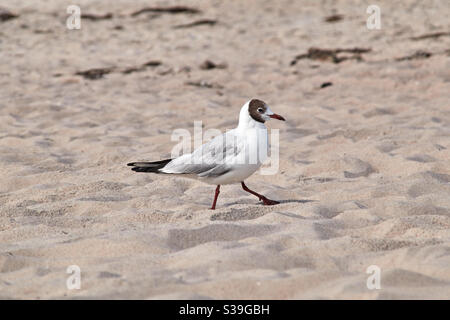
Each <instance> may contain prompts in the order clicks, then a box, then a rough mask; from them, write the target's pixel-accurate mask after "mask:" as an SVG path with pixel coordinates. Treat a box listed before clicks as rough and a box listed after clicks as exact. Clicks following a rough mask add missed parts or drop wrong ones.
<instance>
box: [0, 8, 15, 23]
mask: <svg viewBox="0 0 450 320" xmlns="http://www.w3.org/2000/svg"><path fill="white" fill-rule="evenodd" d="M17 17H18V15H17V14H15V13H12V12H11V11H9V10H8V9H5V8H2V7H0V22H4V21H8V20H11V19H15V18H17Z"/></svg>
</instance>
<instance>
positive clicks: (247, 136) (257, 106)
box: [127, 99, 285, 210]
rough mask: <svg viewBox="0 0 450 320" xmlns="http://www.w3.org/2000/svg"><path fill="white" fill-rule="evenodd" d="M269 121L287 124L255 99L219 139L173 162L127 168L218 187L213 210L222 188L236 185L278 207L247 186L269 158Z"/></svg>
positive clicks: (135, 163) (135, 165) (249, 102)
mask: <svg viewBox="0 0 450 320" xmlns="http://www.w3.org/2000/svg"><path fill="white" fill-rule="evenodd" d="M270 119H278V120H282V121H285V119H284V118H283V117H282V116H280V115H278V114H276V113H274V112H272V110H270V108H269V106H268V105H267V104H266V103H265V102H264V101H261V100H258V99H252V100H249V101H247V102H246V103H245V104H244V105H243V106H242V108H241V111H240V113H239V124H238V126H237V128H235V129H232V130H229V131H227V132H225V133H223V134H222V135H219V136H216V137H215V138H214V139H212V140H211V141H209V142H207V143H205V144H203V145H201V146H200V147H198V148H197V149H195V150H194V152H192V153H187V154H183V155H181V156H179V157H176V158H173V159H166V160H160V161H153V162H131V163H128V164H127V165H128V166H131V167H132V168H131V170H133V171H135V172H151V173H157V174H170V175H176V176H181V177H186V178H191V179H196V180H200V181H202V182H205V183H208V184H212V185H216V186H217V187H216V191H215V194H214V200H213V203H212V206H211V208H210V209H212V210H214V209H215V208H216V203H217V198H218V196H219V193H220V186H221V185H227V184H235V183H240V184H241V186H242V188H243V189H244V190H245V191H247V192H249V193H251V194H253V195H255V196H257V197H258V198H259V201H262V202H263V204H264V205H275V204H279V202H278V201H275V200H270V199H268V198H266V197H265V196H263V195H261V194H259V193H256V192H255V191H253V190H250V189H249V188H248V187H247V186H246V185H245V183H244V180H245V179H247V178H248V177H250V176H251V175H252V174H253V173H255V172H256V171H257V170H258V169H259V168H260V167H261V165H262V163H263V162H264V160H265V159H266V158H267V154H268V150H269V145H268V134H267V128H266V126H265V124H264V122H266V121H267V120H270Z"/></svg>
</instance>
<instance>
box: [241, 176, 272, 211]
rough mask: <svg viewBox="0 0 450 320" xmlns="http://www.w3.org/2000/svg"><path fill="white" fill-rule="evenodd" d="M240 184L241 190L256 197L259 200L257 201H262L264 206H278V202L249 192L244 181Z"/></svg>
mask: <svg viewBox="0 0 450 320" xmlns="http://www.w3.org/2000/svg"><path fill="white" fill-rule="evenodd" d="M241 184H242V189H244V190H245V191H247V192H250V193H251V194H253V195H255V196H257V197H258V198H259V201H262V202H263V203H264V205H266V206H272V205H274V204H279V202H278V201H275V200H270V199H267V198H266V197H264V196H263V195H261V194H259V193H256V192H255V191H252V190H250V189H249V188H247V186H246V185H245V183H244V181H242V182H241Z"/></svg>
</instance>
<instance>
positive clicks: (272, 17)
mask: <svg viewBox="0 0 450 320" xmlns="http://www.w3.org/2000/svg"><path fill="white" fill-rule="evenodd" d="M70 4H72V3H71V2H66V1H58V0H51V1H50V0H49V1H33V2H32V3H31V2H30V1H26V0H8V1H3V2H2V4H1V8H2V10H3V11H2V10H0V178H1V182H0V298H1V299H80V298H82V299H84V298H86V299H450V24H449V16H450V6H449V2H448V1H446V0H437V1H432V2H428V1H423V2H418V1H412V0H411V1H409V0H405V1H400V2H399V3H396V2H392V1H385V0H383V1H377V5H378V6H379V7H380V10H381V15H380V17H381V28H380V29H369V28H367V25H366V20H367V19H368V17H369V14H368V13H367V12H366V9H367V7H368V6H369V5H371V4H372V3H371V2H370V1H357V0H353V1H350V0H346V1H338V2H337V1H336V2H334V1H288V0H280V1H256V0H246V1H218V0H213V1H206V0H205V1H193V0H179V1H174V0H169V1H144V0H136V1H128V0H116V1H106V0H97V1H88V0H79V1H77V5H78V6H79V7H80V8H81V13H82V16H81V29H73V30H70V29H68V28H67V26H66V20H67V18H68V17H69V14H68V13H67V12H66V9H67V6H68V5H70ZM167 8H172V9H167ZM251 98H258V99H261V100H264V101H265V102H267V103H268V104H269V105H270V107H271V109H272V110H273V111H275V112H277V113H279V114H281V115H282V116H283V117H285V118H286V120H287V121H286V122H281V121H272V122H269V123H268V127H269V129H278V130H279V137H280V150H279V158H280V161H279V170H278V172H277V173H276V174H275V175H260V174H258V173H257V174H255V175H253V176H252V177H250V178H249V179H248V180H247V181H246V183H247V185H248V186H249V187H250V188H252V189H254V190H256V191H258V192H260V193H262V194H264V195H266V196H268V197H270V198H273V199H276V200H280V201H281V204H279V205H276V206H263V205H262V204H261V203H260V202H258V199H257V198H256V197H254V196H252V195H250V194H248V193H246V192H244V191H243V190H242V189H241V187H240V186H239V185H229V186H223V187H222V189H221V194H220V197H219V200H218V203H217V209H216V210H215V211H212V210H209V209H208V208H209V207H210V206H211V202H212V200H213V195H214V189H215V187H214V186H211V185H207V184H204V183H202V182H199V181H195V180H189V179H184V178H181V177H170V176H164V175H154V174H142V173H141V174H139V173H134V172H132V171H130V168H129V167H127V166H126V164H127V163H128V162H130V161H138V160H139V161H140V160H161V159H167V158H168V157H170V154H171V151H172V148H173V146H174V145H176V143H177V142H176V141H172V139H171V137H172V133H173V132H174V130H176V129H187V130H189V131H190V132H193V128H194V121H202V124H203V130H204V131H206V130H208V129H219V130H221V131H222V132H224V131H225V130H228V129H232V128H234V127H235V126H236V125H237V121H238V115H239V110H240V108H241V106H242V105H243V104H244V103H245V102H246V101H248V100H249V99H251ZM72 265H75V266H78V267H79V268H80V270H81V287H80V289H73V290H72V289H69V288H68V287H67V279H68V278H69V277H70V274H68V273H67V268H68V267H69V266H72ZM370 266H375V267H377V268H379V270H380V275H381V280H380V284H381V287H380V288H378V289H377V288H375V289H374V288H372V289H370V288H368V286H367V279H368V277H369V276H370V275H371V274H368V273H367V272H366V271H367V269H368V268H369V267H370Z"/></svg>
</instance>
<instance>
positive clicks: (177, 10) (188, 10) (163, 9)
mask: <svg viewBox="0 0 450 320" xmlns="http://www.w3.org/2000/svg"><path fill="white" fill-rule="evenodd" d="M147 12H152V13H168V14H180V13H188V14H197V13H201V11H200V10H198V9H195V8H191V7H185V6H172V7H146V8H142V9H140V10H138V11H135V12H133V13H132V14H131V16H132V17H136V16H138V15H141V14H143V13H147Z"/></svg>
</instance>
